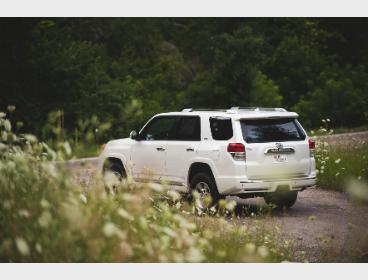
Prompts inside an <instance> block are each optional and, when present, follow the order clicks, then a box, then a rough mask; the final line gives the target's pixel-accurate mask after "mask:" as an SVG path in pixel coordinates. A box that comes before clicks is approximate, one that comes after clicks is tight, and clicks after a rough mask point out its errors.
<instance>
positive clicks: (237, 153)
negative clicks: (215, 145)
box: [227, 143, 245, 160]
mask: <svg viewBox="0 0 368 280" xmlns="http://www.w3.org/2000/svg"><path fill="white" fill-rule="evenodd" d="M227 151H228V152H229V153H230V155H231V156H232V157H233V159H234V160H245V147H244V145H243V144H242V143H230V144H229V145H228V146H227Z"/></svg>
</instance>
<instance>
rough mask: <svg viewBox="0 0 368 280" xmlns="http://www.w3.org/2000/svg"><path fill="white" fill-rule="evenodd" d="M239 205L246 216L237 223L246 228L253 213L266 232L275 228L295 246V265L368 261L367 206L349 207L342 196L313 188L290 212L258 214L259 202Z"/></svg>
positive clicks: (346, 199) (342, 194) (350, 205)
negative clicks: (299, 263)
mask: <svg viewBox="0 0 368 280" xmlns="http://www.w3.org/2000/svg"><path fill="white" fill-rule="evenodd" d="M241 205H242V206H240V207H238V208H239V209H240V211H243V210H244V209H247V210H248V211H247V212H248V214H245V215H242V216H241V219H239V223H244V224H247V223H248V222H249V221H248V219H250V215H249V212H254V213H255V214H258V215H259V220H261V222H262V223H263V224H264V225H265V227H266V228H269V229H272V228H274V227H276V226H278V227H279V228H280V229H281V231H282V233H283V235H284V236H285V238H286V239H287V240H290V241H291V242H292V243H293V245H294V253H295V257H296V258H295V261H309V262H318V261H329V262H330V261H331V262H349V261H352V260H353V259H352V258H354V257H359V258H360V260H362V259H365V260H366V261H368V251H365V250H367V249H368V206H358V205H354V204H352V202H350V201H349V199H348V197H347V196H346V195H345V194H344V193H340V192H335V191H325V190H321V189H318V188H316V187H313V188H310V189H308V190H305V191H303V192H300V193H299V196H298V200H297V202H296V203H295V205H294V206H293V207H292V208H290V209H288V210H285V211H283V212H277V211H273V212H272V213H269V214H261V209H262V207H264V206H265V203H264V201H263V199H262V198H257V199H247V200H241ZM238 211H239V210H238Z"/></svg>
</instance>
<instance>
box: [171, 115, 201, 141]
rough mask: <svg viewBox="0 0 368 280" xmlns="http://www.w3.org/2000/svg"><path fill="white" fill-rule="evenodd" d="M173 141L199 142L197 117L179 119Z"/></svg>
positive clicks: (199, 133) (198, 121)
mask: <svg viewBox="0 0 368 280" xmlns="http://www.w3.org/2000/svg"><path fill="white" fill-rule="evenodd" d="M175 139H176V140H186V141H199V140H200V139H201V131H200V119H199V117H181V118H180V121H179V124H178V127H177V131H176V137H175Z"/></svg>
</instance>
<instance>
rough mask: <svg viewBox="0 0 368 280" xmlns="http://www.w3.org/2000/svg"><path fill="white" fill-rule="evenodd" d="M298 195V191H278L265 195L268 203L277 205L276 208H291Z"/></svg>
mask: <svg viewBox="0 0 368 280" xmlns="http://www.w3.org/2000/svg"><path fill="white" fill-rule="evenodd" d="M297 197H298V192H297V191H276V192H274V193H268V194H266V195H265V196H264V199H265V201H266V203H267V204H269V205H275V206H276V209H283V208H284V207H286V208H290V207H291V206H293V205H294V204H295V202H296V199H297Z"/></svg>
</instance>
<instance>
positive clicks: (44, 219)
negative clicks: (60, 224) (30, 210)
mask: <svg viewBox="0 0 368 280" xmlns="http://www.w3.org/2000/svg"><path fill="white" fill-rule="evenodd" d="M51 219H52V216H51V214H50V212H49V211H43V212H42V214H41V216H40V217H39V218H38V223H39V224H40V226H41V227H43V228H46V227H48V225H49V223H50V222H51Z"/></svg>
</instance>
